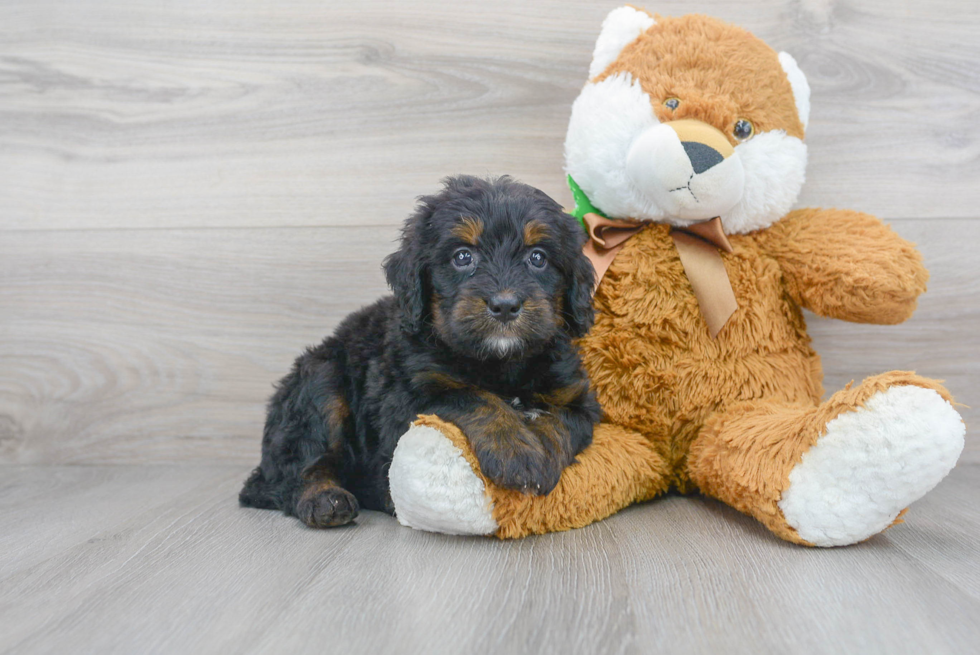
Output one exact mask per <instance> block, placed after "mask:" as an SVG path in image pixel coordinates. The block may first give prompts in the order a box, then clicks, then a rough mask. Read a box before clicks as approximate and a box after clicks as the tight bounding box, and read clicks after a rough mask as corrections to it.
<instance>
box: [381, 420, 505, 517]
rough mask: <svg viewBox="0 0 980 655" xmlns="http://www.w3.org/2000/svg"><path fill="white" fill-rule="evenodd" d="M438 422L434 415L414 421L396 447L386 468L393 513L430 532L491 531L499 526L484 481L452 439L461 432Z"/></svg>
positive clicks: (457, 436)
mask: <svg viewBox="0 0 980 655" xmlns="http://www.w3.org/2000/svg"><path fill="white" fill-rule="evenodd" d="M440 423H441V421H439V420H438V419H436V418H435V417H424V418H422V419H420V420H419V421H416V422H415V423H413V424H412V425H411V427H409V429H408V432H406V433H405V434H404V435H402V437H401V439H400V440H399V441H398V445H397V446H396V447H395V454H394V457H393V458H392V461H391V467H390V468H389V469H388V482H389V485H390V488H391V500H392V502H393V503H394V505H395V517H396V518H397V519H398V522H399V523H401V524H402V525H405V526H408V527H410V528H415V529H417V530H426V531H428V532H444V533H446V534H470V535H488V534H493V533H495V532H496V531H497V527H498V526H497V522H496V521H495V520H494V518H493V506H492V501H491V499H490V497H489V496H488V495H487V493H486V486H485V485H484V481H483V480H482V479H481V477H480V476H478V475H477V474H476V472H475V471H474V467H473V466H472V465H471V464H470V462H468V461H467V460H466V458H465V456H464V454H463V450H462V449H461V448H460V447H459V446H457V445H456V444H455V443H453V441H454V439H453V437H456V440H458V438H459V437H461V436H462V435H457V434H454V433H453V431H451V430H449V429H440V428H441V427H442V426H440ZM443 425H445V426H447V427H452V426H449V424H443ZM455 432H457V433H458V430H456V431H455Z"/></svg>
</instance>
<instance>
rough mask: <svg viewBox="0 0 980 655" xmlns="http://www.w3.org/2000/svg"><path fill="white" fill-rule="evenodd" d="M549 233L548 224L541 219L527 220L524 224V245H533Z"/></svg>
mask: <svg viewBox="0 0 980 655" xmlns="http://www.w3.org/2000/svg"><path fill="white" fill-rule="evenodd" d="M548 235H549V231H548V226H547V225H545V224H544V223H542V222H541V221H538V220H534V221H528V222H527V223H526V224H525V225H524V245H526V246H533V245H534V244H536V243H540V242H541V241H543V240H544V239H546V238H547V237H548Z"/></svg>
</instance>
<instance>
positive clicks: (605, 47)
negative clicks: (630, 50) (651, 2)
mask: <svg viewBox="0 0 980 655" xmlns="http://www.w3.org/2000/svg"><path fill="white" fill-rule="evenodd" d="M653 22H654V21H653V16H651V15H650V14H648V13H646V12H645V11H640V10H638V9H634V8H633V7H620V8H619V9H613V10H612V11H610V12H609V15H608V16H606V20H604V21H602V31H601V32H600V33H599V38H598V39H596V42H595V50H593V51H592V64H591V65H590V66H589V79H592V78H593V77H595V76H597V75H599V74H601V73H602V71H604V70H606V67H607V66H609V64H611V63H613V62H614V61H615V60H616V57H618V56H619V53H620V52H622V51H623V48H625V47H626V46H628V45H629V44H630V43H632V42H633V41H636V38H637V37H638V36H640V35H641V34H643V33H644V32H646V31H647V30H648V29H650V26H651V25H653Z"/></svg>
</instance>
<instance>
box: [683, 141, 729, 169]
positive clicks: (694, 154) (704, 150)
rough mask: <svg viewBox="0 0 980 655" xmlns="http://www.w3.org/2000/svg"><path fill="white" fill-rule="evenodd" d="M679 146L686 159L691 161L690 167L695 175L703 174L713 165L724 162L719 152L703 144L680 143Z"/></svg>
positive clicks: (693, 142)
mask: <svg viewBox="0 0 980 655" xmlns="http://www.w3.org/2000/svg"><path fill="white" fill-rule="evenodd" d="M681 145H682V146H684V152H686V153H687V158H688V159H690V160H691V166H693V167H694V172H695V173H703V172H705V171H706V170H708V169H709V168H711V167H712V166H714V165H715V164H720V163H721V162H723V161H725V158H724V157H722V156H721V153H720V152H718V151H717V150H715V149H714V148H712V147H711V146H706V145H704V144H703V143H698V142H697V141H681Z"/></svg>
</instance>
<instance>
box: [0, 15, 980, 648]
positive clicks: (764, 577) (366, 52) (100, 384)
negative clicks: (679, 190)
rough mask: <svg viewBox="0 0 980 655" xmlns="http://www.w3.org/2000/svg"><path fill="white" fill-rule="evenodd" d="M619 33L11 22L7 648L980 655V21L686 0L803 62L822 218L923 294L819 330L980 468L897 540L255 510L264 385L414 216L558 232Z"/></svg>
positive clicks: (834, 364)
mask: <svg viewBox="0 0 980 655" xmlns="http://www.w3.org/2000/svg"><path fill="white" fill-rule="evenodd" d="M616 5H617V3H615V2H595V1H594V0H562V1H561V2H559V1H558V0H546V1H545V0H542V1H535V2H533V3H532V2H523V1H519V0H487V1H486V2H481V3H460V2H450V1H449V0H440V1H434V0H433V1H422V0H402V1H400V2H396V1H394V0H385V1H380V0H369V1H363V2H357V3H340V2H323V1H322V0H279V1H277V2H270V1H269V0H211V1H209V2H206V3H205V2H199V1H197V0H174V1H169V2H166V3H160V2H155V1H154V0H125V1H123V0H84V1H82V0H79V1H75V2H59V1H57V0H8V1H6V2H3V3H2V4H0V652H11V653H34V652H44V653H46V652H55V651H58V652H85V653H110V652H119V653H134V652H140V653H142V652H160V653H185V652H186V653H192V652H193V653H199V652H212V653H229V652H232V653H233V652H287V651H289V652H310V653H335V652H336V653H355V652H494V653H496V652H521V651H523V652H528V653H539V652H540V653H547V652H559V651H560V652H572V653H579V652H580V653H598V652H610V653H633V652H665V653H671V652H685V653H702V652H703V653H719V652H752V653H757V652H779V653H788V652H806V653H824V652H826V653H840V652H861V653H867V652H872V653H873V652H889V653H903V652H908V653H922V652H929V653H965V652H971V650H972V651H973V652H975V651H976V646H975V644H977V643H980V546H978V544H980V510H978V508H977V503H976V499H977V498H978V494H980V439H978V438H977V436H976V434H975V431H974V430H973V426H974V425H976V424H977V422H978V421H980V329H978V328H980V284H978V283H977V280H978V278H980V256H978V254H977V251H976V248H977V246H976V245H975V244H977V243H978V242H980V209H978V208H980V184H978V180H980V63H978V62H980V39H978V38H977V34H978V33H980V3H977V2H975V1H974V0H931V1H930V2H928V3H923V2H915V1H914V0H837V1H831V0H806V1H799V0H796V1H789V0H777V1H774V2H773V1H769V0H766V1H763V0H742V1H740V2H733V1H731V0H712V1H700V2H681V1H679V0H665V1H663V2H659V3H657V4H656V5H652V4H651V5H648V8H649V9H650V10H652V11H657V12H660V13H662V14H665V15H678V14H682V13H687V12H691V11H699V12H703V13H708V14H712V15H716V16H719V17H721V18H723V19H726V20H729V21H733V22H738V23H740V24H742V25H745V26H746V27H748V28H749V29H751V30H753V31H754V32H755V33H756V34H758V35H759V36H761V37H762V38H764V39H766V40H767V41H768V42H769V43H771V44H772V45H773V46H775V47H776V48H777V49H783V50H787V51H789V52H790V53H791V54H793V55H794V56H795V57H796V58H797V60H798V61H799V63H800V66H801V68H802V69H803V71H804V72H805V73H806V74H807V76H808V78H809V80H810V84H811V87H812V89H813V97H812V113H811V121H810V127H809V130H808V132H807V142H808V144H809V149H810V164H809V168H808V172H807V178H808V179H807V184H806V186H805V187H804V192H803V196H802V197H801V199H800V205H801V206H806V205H818V206H837V207H846V208H853V209H858V210H862V211H867V212H872V213H875V214H877V215H879V216H881V217H882V218H884V219H885V220H886V221H887V222H889V223H890V224H891V225H892V226H893V228H894V229H895V230H896V231H897V232H898V233H899V234H901V235H903V236H905V237H906V238H909V239H912V240H913V241H915V242H917V243H918V245H919V248H920V249H921V250H922V252H923V254H924V256H925V259H926V264H927V265H928V267H929V268H930V270H931V272H932V279H931V281H930V286H929V292H928V293H927V294H926V295H925V296H924V297H923V298H922V300H921V302H920V308H919V311H918V313H917V314H916V316H915V317H914V318H913V319H912V320H910V321H909V322H907V323H905V324H903V325H901V326H895V327H876V326H857V325H850V324H846V323H841V322H836V321H829V320H823V319H819V318H816V317H813V316H809V317H808V321H809V323H810V330H811V334H813V336H814V342H815V346H816V348H817V350H818V351H819V352H820V353H821V355H822V357H823V362H824V367H825V370H826V387H827V389H828V390H830V391H833V390H835V389H837V388H840V387H841V386H843V385H844V384H846V383H847V382H849V381H850V380H852V379H860V378H863V377H865V376H867V375H871V374H874V373H878V372H881V371H885V370H889V369H914V370H917V371H918V372H919V373H921V374H924V375H929V376H933V377H937V378H941V379H945V380H946V383H947V385H948V387H949V388H950V390H951V391H952V392H953V393H954V394H955V395H956V397H957V398H958V400H959V401H960V402H962V403H963V404H964V406H963V407H962V408H961V410H962V413H963V416H964V418H965V419H966V421H967V424H968V432H967V447H966V451H965V452H964V454H963V457H962V459H961V463H960V465H959V466H958V468H957V469H955V470H954V471H953V473H952V474H951V475H950V477H949V478H948V479H947V480H946V481H945V482H943V483H942V484H941V485H940V487H938V488H937V489H936V490H935V491H934V492H932V493H931V494H930V495H928V496H927V497H926V498H924V499H923V500H922V501H920V502H918V503H916V504H915V505H914V506H913V508H912V511H911V513H910V514H909V516H908V521H907V523H906V524H904V525H901V526H899V527H897V528H895V529H894V530H891V531H889V532H887V533H886V534H884V535H880V536H878V537H875V538H873V539H871V540H870V541H868V542H866V543H864V544H861V545H859V546H855V547H850V548H845V549H835V550H808V549H803V548H798V547H794V546H790V545H787V544H784V543H781V542H779V541H776V540H775V539H773V538H772V537H771V536H770V535H769V534H768V533H767V532H766V531H764V530H763V529H762V528H761V527H759V526H758V525H756V524H755V523H754V522H753V521H751V520H749V519H747V518H745V517H743V516H741V515H739V514H738V513H736V512H734V511H733V510H730V509H729V508H726V507H724V506H722V505H720V504H719V503H715V502H713V501H708V500H705V499H702V498H697V497H695V498H680V497H669V498H665V499H662V500H659V501H656V502H653V503H650V504H647V505H644V506H638V507H633V508H630V509H629V510H627V511H625V512H622V513H621V514H619V515H617V516H614V517H612V518H611V519H609V520H607V521H604V522H602V523H600V524H597V525H594V526H591V527H589V528H586V529H583V530H578V531H574V532H571V533H566V534H559V535H547V536H544V537H539V538H531V539H527V540H525V541H521V542H498V541H494V540H487V539H461V538H455V537H444V536H439V535H429V534H423V533H419V532H415V531H412V530H408V529H404V528H401V527H399V526H398V525H397V524H396V523H395V522H394V521H393V520H392V519H390V518H388V517H386V516H383V515H379V514H374V513H370V512H368V513H365V514H364V515H363V516H362V517H361V518H360V519H359V521H358V525H357V526H356V527H353V528H350V529H340V530H334V531H328V532H315V531H311V530H307V529H305V528H303V527H301V526H300V525H299V524H298V523H296V522H295V521H293V520H289V519H285V518H283V517H281V516H277V515H275V514H274V513H272V512H260V511H255V510H244V509H240V508H238V507H237V506H236V502H235V494H236V492H237V489H238V486H239V484H240V483H241V481H242V479H243V478H244V477H245V475H246V473H247V472H248V470H249V468H250V467H251V466H253V465H254V464H255V462H256V461H257V458H258V444H259V434H260V428H261V422H262V418H263V405H264V402H265V400H266V398H267V397H268V395H269V393H270V390H271V384H272V383H273V382H274V381H275V380H276V379H278V378H279V377H281V376H282V375H283V374H284V373H285V372H286V370H287V369H288V367H289V365H290V363H291V361H292V359H293V358H294V357H295V356H296V355H297V354H298V353H299V352H300V350H301V349H302V348H303V347H304V346H306V345H308V344H311V343H314V342H316V341H318V340H319V339H321V338H322V337H323V335H324V334H326V333H328V332H329V331H330V330H331V329H332V328H333V326H335V325H336V323H337V322H338V321H339V320H340V319H341V318H342V317H343V316H344V315H346V314H347V313H349V312H350V311H352V310H353V309H356V308H357V307H359V306H361V305H362V304H365V303H367V302H369V301H371V300H373V299H374V298H376V297H377V296H378V295H380V294H382V293H384V292H385V288H384V283H383V280H382V277H381V274H380V268H379V264H380V261H381V259H382V258H383V257H384V255H386V254H387V253H388V252H390V250H391V249H392V241H393V239H395V237H396V235H397V229H398V224H399V222H400V221H401V220H402V219H403V217H405V216H406V215H407V214H408V213H409V212H410V211H411V208H412V204H413V198H414V197H415V196H417V195H419V194H422V193H425V192H429V191H431V190H433V189H434V188H436V186H437V185H438V182H439V179H440V178H441V177H442V176H444V175H447V174H450V173H457V172H468V173H478V174H483V173H510V174H513V175H515V176H516V177H518V178H520V179H522V180H523V181H526V182H528V183H530V184H534V185H536V186H539V187H541V188H543V189H544V190H545V191H547V192H548V193H550V194H552V195H553V196H554V197H556V198H557V199H559V200H560V201H562V202H564V203H566V204H568V203H569V202H570V195H569V193H568V191H567V189H565V188H564V182H563V174H562V170H561V169H562V141H563V138H564V133H565V127H566V122H567V120H568V115H569V108H570V105H571V102H572V101H573V100H574V98H575V96H576V94H577V93H578V91H579V89H580V88H581V85H582V84H583V83H584V81H585V77H586V73H587V69H588V63H589V58H590V53H591V50H592V47H593V44H594V40H595V36H596V34H597V32H598V28H599V25H600V23H601V21H602V18H603V16H604V15H605V14H606V13H607V12H608V11H609V10H610V9H612V8H613V7H615V6H616Z"/></svg>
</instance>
